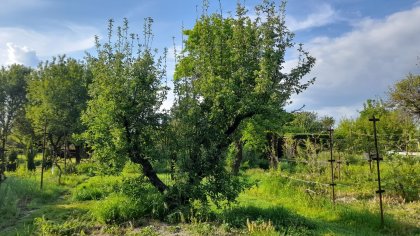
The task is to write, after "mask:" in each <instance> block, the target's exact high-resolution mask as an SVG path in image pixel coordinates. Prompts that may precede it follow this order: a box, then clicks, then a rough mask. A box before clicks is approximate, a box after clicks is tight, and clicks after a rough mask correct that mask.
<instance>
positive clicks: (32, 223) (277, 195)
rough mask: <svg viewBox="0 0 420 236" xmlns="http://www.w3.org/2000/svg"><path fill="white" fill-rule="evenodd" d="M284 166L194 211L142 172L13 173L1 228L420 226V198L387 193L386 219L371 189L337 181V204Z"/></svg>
mask: <svg viewBox="0 0 420 236" xmlns="http://www.w3.org/2000/svg"><path fill="white" fill-rule="evenodd" d="M283 174H284V172H282V171H279V172H273V171H271V172H269V171H263V170H259V169H254V170H249V171H247V172H246V173H245V175H246V176H247V177H248V178H249V179H250V180H251V182H255V183H256V185H255V186H254V187H252V188H250V189H248V190H246V191H245V192H243V193H242V194H241V195H240V196H239V198H238V200H237V202H236V203H234V204H231V205H226V206H224V207H222V208H216V207H214V206H213V207H211V208H210V209H201V208H202V207H203V206H202V205H200V204H199V203H197V204H195V203H194V204H193V207H194V209H192V210H191V211H190V213H188V212H187V213H186V212H175V213H168V212H165V207H164V203H163V200H162V198H161V197H160V195H159V194H158V193H157V192H156V191H155V190H154V189H153V188H152V187H151V186H150V185H148V184H147V183H146V182H144V179H142V178H141V177H139V176H138V175H129V174H127V173H123V175H122V176H100V177H98V176H93V177H92V176H87V175H83V174H82V175H80V174H79V175H67V176H65V177H63V181H62V184H61V185H58V184H57V178H56V177H55V176H53V175H51V174H47V176H46V182H45V188H44V190H43V191H40V190H39V179H37V178H36V177H34V175H22V174H15V175H12V176H9V178H8V179H7V180H6V182H5V183H3V184H2V185H1V187H0V193H1V195H0V204H2V205H1V206H2V208H1V213H2V214H1V217H2V218H1V221H0V235H152V236H153V235H418V234H420V225H419V222H420V220H419V218H418V217H419V210H420V204H419V202H418V201H413V202H410V203H405V202H401V201H395V199H394V198H392V197H390V196H387V195H385V198H384V208H385V226H384V227H381V225H380V218H379V212H378V201H377V199H376V198H374V195H373V196H371V197H365V198H359V197H357V198H356V197H354V196H355V195H353V194H356V193H358V191H357V189H350V190H351V191H349V189H340V188H338V189H337V196H338V198H337V203H336V204H335V205H334V204H332V202H331V200H330V192H329V189H328V187H327V189H324V190H323V189H322V188H317V187H315V188H314V187H308V186H307V184H306V183H300V182H296V181H293V180H291V179H287V178H284V177H282V175H283ZM138 186H141V187H140V188H139V187H138ZM308 190H310V191H308ZM363 191H364V190H363ZM98 192H99V193H98ZM346 199H347V200H346ZM171 217H172V218H171ZM173 219H175V220H173ZM174 221H176V223H175V222H174Z"/></svg>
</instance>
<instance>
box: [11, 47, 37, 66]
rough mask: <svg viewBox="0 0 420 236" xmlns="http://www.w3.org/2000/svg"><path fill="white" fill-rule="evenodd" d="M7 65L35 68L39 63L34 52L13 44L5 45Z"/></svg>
mask: <svg viewBox="0 0 420 236" xmlns="http://www.w3.org/2000/svg"><path fill="white" fill-rule="evenodd" d="M6 45H7V64H23V65H26V66H32V67H35V66H37V64H38V63H39V58H38V57H37V55H36V52H35V51H34V50H30V49H29V48H27V47H20V46H18V45H14V44H13V43H7V44H6Z"/></svg>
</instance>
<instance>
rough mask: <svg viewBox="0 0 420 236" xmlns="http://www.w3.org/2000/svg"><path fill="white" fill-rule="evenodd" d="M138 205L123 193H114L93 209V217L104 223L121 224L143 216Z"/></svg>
mask: <svg viewBox="0 0 420 236" xmlns="http://www.w3.org/2000/svg"><path fill="white" fill-rule="evenodd" d="M137 205H138V203H136V202H135V201H133V200H132V199H131V198H129V197H128V196H126V195H124V194H121V193H112V194H111V195H109V196H108V197H107V198H105V199H104V200H102V201H99V202H98V203H97V204H96V205H95V207H94V208H93V209H92V213H93V215H94V216H95V217H96V218H97V219H98V220H99V221H100V222H102V223H106V224H120V223H123V222H126V221H129V220H133V219H136V218H138V217H140V216H142V212H141V211H142V210H141V209H140V208H138V206H137Z"/></svg>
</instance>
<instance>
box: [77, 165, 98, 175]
mask: <svg viewBox="0 0 420 236" xmlns="http://www.w3.org/2000/svg"><path fill="white" fill-rule="evenodd" d="M98 171H99V170H98V166H97V165H96V164H95V163H80V164H78V165H77V166H76V173H77V174H85V175H87V176H95V175H97V174H98Z"/></svg>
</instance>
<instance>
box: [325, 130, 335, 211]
mask: <svg viewBox="0 0 420 236" xmlns="http://www.w3.org/2000/svg"><path fill="white" fill-rule="evenodd" d="M327 131H328V132H329V133H330V159H329V160H328V162H330V163H331V183H330V186H331V187H332V200H333V203H334V204H335V190H334V187H335V185H336V184H335V183H334V162H335V160H334V159H333V131H334V130H333V129H332V128H330V129H328V130H327Z"/></svg>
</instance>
